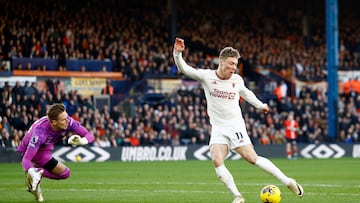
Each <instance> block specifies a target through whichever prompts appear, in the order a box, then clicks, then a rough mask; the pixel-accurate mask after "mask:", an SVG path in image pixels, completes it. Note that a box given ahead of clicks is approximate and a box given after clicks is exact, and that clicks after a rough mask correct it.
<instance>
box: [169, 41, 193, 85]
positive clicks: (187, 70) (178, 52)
mask: <svg viewBox="0 0 360 203" xmlns="http://www.w3.org/2000/svg"><path fill="white" fill-rule="evenodd" d="M184 50H185V42H184V40H183V39H181V38H176V39H175V43H174V50H173V57H174V61H175V64H176V67H177V68H178V70H179V71H180V72H182V73H183V74H185V75H186V76H187V77H189V78H192V79H194V80H200V73H199V72H198V70H196V69H195V68H193V67H191V66H189V65H188V64H187V63H186V62H185V60H184V59H183V57H182V52H183V51H184Z"/></svg>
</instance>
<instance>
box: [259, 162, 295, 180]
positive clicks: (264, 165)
mask: <svg viewBox="0 0 360 203" xmlns="http://www.w3.org/2000/svg"><path fill="white" fill-rule="evenodd" d="M255 165H256V166H258V167H259V168H261V169H262V170H264V171H266V172H267V173H269V174H271V175H273V176H275V177H276V178H277V179H279V180H280V182H281V183H282V184H284V185H288V184H289V183H290V179H289V177H287V176H286V175H285V174H284V173H283V172H282V171H281V170H280V169H279V168H278V167H277V166H275V165H274V164H273V163H272V162H271V161H270V160H269V159H267V158H264V157H261V156H259V157H258V159H257V160H256V162H255Z"/></svg>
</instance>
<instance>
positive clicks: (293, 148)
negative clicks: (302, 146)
mask: <svg viewBox="0 0 360 203" xmlns="http://www.w3.org/2000/svg"><path fill="white" fill-rule="evenodd" d="M291 145H292V156H293V158H294V159H297V157H298V148H297V142H296V140H294V141H293V142H292V143H291Z"/></svg>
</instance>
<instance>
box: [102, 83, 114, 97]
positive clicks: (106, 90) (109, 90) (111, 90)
mask: <svg viewBox="0 0 360 203" xmlns="http://www.w3.org/2000/svg"><path fill="white" fill-rule="evenodd" d="M101 94H108V95H110V96H112V95H114V87H113V86H112V85H111V82H110V80H107V81H106V85H105V87H104V88H103V89H102V90H101Z"/></svg>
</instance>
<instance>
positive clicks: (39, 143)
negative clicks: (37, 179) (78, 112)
mask: <svg viewBox="0 0 360 203" xmlns="http://www.w3.org/2000/svg"><path fill="white" fill-rule="evenodd" d="M67 119H68V120H69V124H68V127H67V128H66V130H59V131H55V130H53V129H52V128H51V125H50V121H49V119H48V117H47V116H44V117H42V118H40V119H39V120H37V121H36V122H34V123H33V124H32V125H31V127H30V128H29V130H28V131H27V133H26V134H25V136H24V137H23V139H22V141H21V144H20V145H19V147H18V148H17V150H18V151H19V152H20V153H21V154H22V155H23V159H22V165H23V167H24V169H25V171H27V170H28V169H29V168H30V167H32V162H34V163H35V164H37V165H43V164H45V163H46V162H47V161H49V160H50V159H49V156H43V154H47V155H51V152H52V151H53V149H54V144H55V143H57V142H59V141H60V140H62V139H63V137H64V136H66V135H67V133H68V132H73V133H74V134H77V135H80V136H81V137H86V139H87V140H88V141H89V143H91V142H93V141H94V136H93V135H92V134H90V132H89V131H88V130H87V129H86V128H85V127H83V126H82V125H81V124H80V123H79V122H78V121H76V120H74V119H73V118H71V117H70V116H68V118H67ZM39 155H40V156H39ZM50 158H51V156H50ZM47 159H49V160H47Z"/></svg>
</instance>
